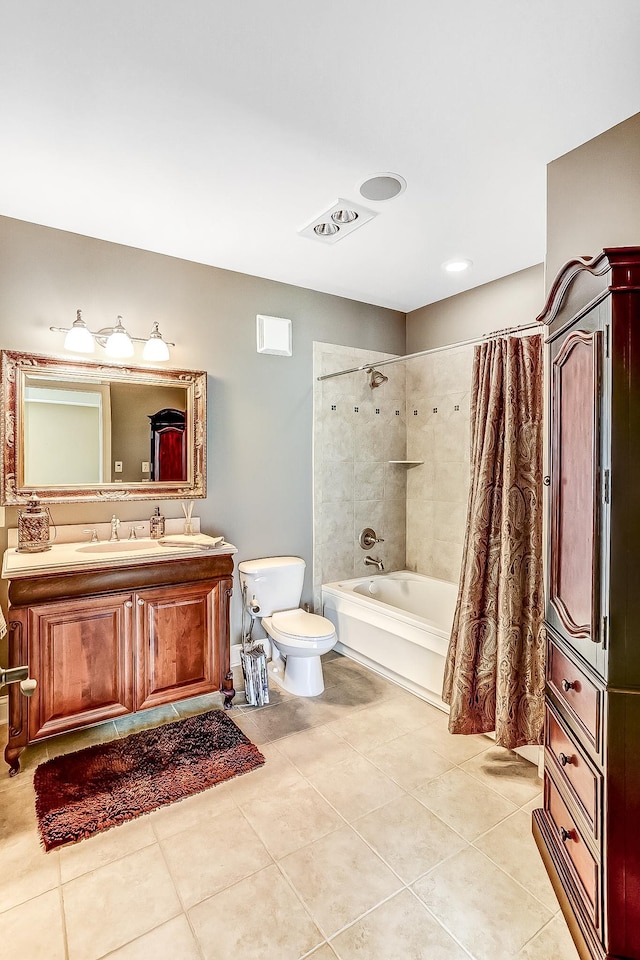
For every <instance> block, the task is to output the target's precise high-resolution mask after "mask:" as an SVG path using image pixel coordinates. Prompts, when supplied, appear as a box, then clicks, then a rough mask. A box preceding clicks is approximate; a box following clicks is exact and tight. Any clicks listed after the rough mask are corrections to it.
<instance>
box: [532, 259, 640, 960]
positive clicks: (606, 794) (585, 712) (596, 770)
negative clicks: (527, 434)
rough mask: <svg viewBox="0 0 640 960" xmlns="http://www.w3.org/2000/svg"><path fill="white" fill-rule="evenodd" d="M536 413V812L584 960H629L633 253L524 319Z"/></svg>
mask: <svg viewBox="0 0 640 960" xmlns="http://www.w3.org/2000/svg"><path fill="white" fill-rule="evenodd" d="M538 319H539V320H540V321H541V322H542V323H544V324H545V325H546V326H547V328H548V329H547V331H546V333H547V336H546V340H547V347H546V349H547V361H548V363H547V373H548V398H549V405H548V410H549V424H548V426H549V443H550V449H549V476H548V477H545V483H546V484H547V485H548V490H549V501H548V507H549V509H548V514H547V520H548V524H547V527H548V537H547V558H546V560H547V562H546V623H547V633H548V648H547V684H546V723H545V773H544V807H543V809H540V810H536V811H534V815H533V833H534V836H535V839H536V842H537V844H538V848H539V850H540V853H541V855H542V858H543V860H544V863H545V866H546V868H547V871H548V873H549V876H550V878H551V881H552V883H553V885H554V888H555V891H556V894H557V896H558V899H559V902H560V905H561V907H562V910H563V913H564V916H565V918H566V920H567V922H568V925H569V928H570V930H571V933H572V935H573V938H574V941H575V943H576V946H577V948H578V952H579V954H580V956H581V957H582V958H585V960H586V958H589V960H591V958H594V957H597V958H600V960H602V958H614V957H615V958H626V960H639V958H640V247H619V248H612V249H605V250H604V251H603V252H602V253H601V254H599V255H598V256H596V257H594V258H593V259H584V260H575V261H572V262H570V263H569V264H567V265H566V266H565V268H564V269H563V271H562V272H561V273H560V275H559V276H558V278H557V279H556V281H555V284H554V286H553V288H552V290H551V293H550V295H549V299H548V301H547V304H546V307H545V310H544V311H543V313H542V314H541V315H540V317H539V318H538Z"/></svg>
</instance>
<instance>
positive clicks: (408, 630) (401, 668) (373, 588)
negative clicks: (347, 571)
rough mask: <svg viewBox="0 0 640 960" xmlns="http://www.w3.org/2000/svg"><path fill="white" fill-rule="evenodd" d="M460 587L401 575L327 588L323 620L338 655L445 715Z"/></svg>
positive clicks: (414, 575)
mask: <svg viewBox="0 0 640 960" xmlns="http://www.w3.org/2000/svg"><path fill="white" fill-rule="evenodd" d="M457 595H458V585H457V584H455V583H449V582H448V581H446V580H436V579H434V578H433V577H424V576H422V575H421V574H419V573H411V572H410V571H408V570H401V571H399V572H397V573H389V574H376V575H374V576H370V577H362V578H359V579H356V580H342V581H339V582H336V583H325V584H323V587H322V606H323V613H324V616H325V617H327V618H328V619H329V620H331V622H332V623H333V624H334V626H335V628H336V632H337V634H338V642H337V644H336V650H338V651H339V652H340V653H344V654H345V655H346V656H348V657H352V658H353V659H354V660H358V661H359V662H360V663H363V664H365V665H366V666H367V667H370V668H371V669H372V670H375V671H376V672H377V673H380V674H382V675H383V676H385V677H387V678H388V679H389V680H393V681H394V682H395V683H398V684H400V686H402V687H405V688H406V689H407V690H410V691H411V692H412V693H415V694H417V695H418V696H419V697H422V698H423V699H424V700H428V701H429V702H430V703H433V704H434V705H435V706H437V707H440V709H442V710H446V711H448V709H449V708H448V707H447V706H446V705H445V704H444V703H443V701H442V696H441V694H442V680H443V677H444V662H445V657H446V654H447V649H448V646H449V637H450V635H451V625H452V623H453V614H454V611H455V606H456V598H457Z"/></svg>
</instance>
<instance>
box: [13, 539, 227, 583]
mask: <svg viewBox="0 0 640 960" xmlns="http://www.w3.org/2000/svg"><path fill="white" fill-rule="evenodd" d="M163 540H165V541H166V542H164V543H163V542H162V540H152V539H151V538H150V537H145V538H139V539H137V540H118V541H115V542H108V541H107V542H102V543H87V541H86V540H85V541H84V542H82V543H54V544H53V545H52V546H51V549H50V550H44V551H42V552H41V553H18V551H17V549H16V548H15V547H9V549H8V550H5V553H4V559H3V563H2V577H3V579H5V580H17V579H21V578H25V577H33V576H38V575H47V574H56V573H74V572H77V573H80V572H81V571H83V570H104V569H109V568H113V567H118V568H120V567H126V566H136V565H139V564H140V563H141V562H144V563H154V564H155V563H162V562H163V561H166V560H176V559H177V558H180V559H182V558H184V559H189V558H196V557H203V556H220V555H224V554H233V553H237V552H238V548H237V547H234V546H233V544H232V543H227V542H226V541H225V540H222V541H220V538H219V537H207V536H206V534H197V536H195V537H193V538H188V537H178V536H172V535H167V537H164V538H163Z"/></svg>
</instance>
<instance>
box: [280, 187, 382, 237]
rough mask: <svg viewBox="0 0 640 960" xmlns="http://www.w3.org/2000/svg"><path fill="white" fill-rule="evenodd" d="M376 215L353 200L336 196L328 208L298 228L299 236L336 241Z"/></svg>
mask: <svg viewBox="0 0 640 960" xmlns="http://www.w3.org/2000/svg"><path fill="white" fill-rule="evenodd" d="M375 216H377V214H376V213H374V211H373V210H368V209H367V208H366V207H362V206H360V204H359V203H354V202H353V200H343V199H340V198H338V199H337V200H336V201H335V203H332V204H331V206H330V207H329V209H328V210H323V212H322V213H319V214H318V215H317V216H316V217H314V218H313V220H310V221H309V223H307V224H306V225H305V226H304V227H301V228H300V230H298V233H299V234H300V236H301V237H307V238H308V239H310V240H319V241H320V242H321V243H337V242H338V240H343V239H344V237H348V236H349V234H350V233H353V231H354V230H357V229H358V228H359V227H362V226H364V224H365V223H368V222H369V220H373V218H374V217H375Z"/></svg>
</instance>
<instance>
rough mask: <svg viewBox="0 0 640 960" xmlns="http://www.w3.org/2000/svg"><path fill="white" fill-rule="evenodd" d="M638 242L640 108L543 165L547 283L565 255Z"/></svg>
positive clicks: (558, 268)
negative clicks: (545, 207)
mask: <svg viewBox="0 0 640 960" xmlns="http://www.w3.org/2000/svg"><path fill="white" fill-rule="evenodd" d="M629 244H634V245H635V244H640V113H637V114H635V116H633V117H630V118H629V119H628V120H625V121H624V122H623V123H619V124H618V125H617V126H615V127H612V128H611V130H607V131H606V133H603V134H601V135H600V136H599V137H595V138H594V139H593V140H589V141H588V142H587V143H584V144H583V145H582V146H581V147H577V148H576V149H575V150H572V151H571V152H570V153H566V154H565V155H564V156H563V157H559V158H558V159H557V160H554V161H553V162H552V163H550V164H549V165H548V167H547V257H546V270H545V287H546V290H547V291H548V290H549V289H550V287H551V284H552V283H553V280H554V278H555V276H556V274H557V273H558V271H559V270H560V268H561V267H562V266H563V264H564V263H566V262H567V260H571V259H573V257H581V256H594V255H595V254H596V253H597V252H598V251H599V250H602V248H603V247H622V246H626V245H629Z"/></svg>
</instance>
